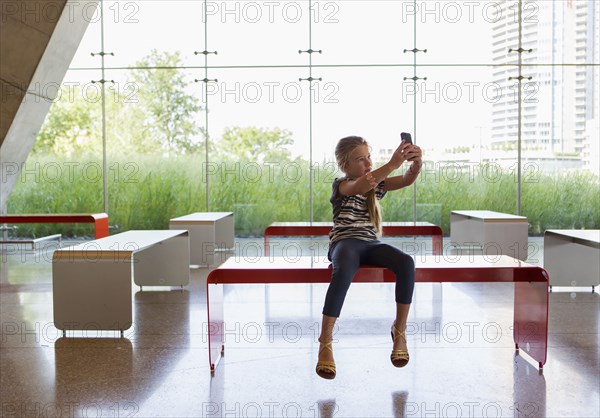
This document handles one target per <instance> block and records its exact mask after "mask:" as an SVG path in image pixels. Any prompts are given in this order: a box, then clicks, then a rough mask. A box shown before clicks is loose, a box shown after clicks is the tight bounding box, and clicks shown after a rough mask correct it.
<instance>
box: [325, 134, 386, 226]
mask: <svg viewBox="0 0 600 418" xmlns="http://www.w3.org/2000/svg"><path fill="white" fill-rule="evenodd" d="M361 145H366V146H369V144H368V143H367V141H366V140H365V139H364V138H362V137H360V136H347V137H346V138H342V139H340V140H339V141H338V143H337V145H336V147H335V159H336V161H337V164H338V167H339V168H340V170H342V171H344V170H345V169H346V167H347V166H348V162H349V161H348V160H349V158H350V154H351V153H352V151H354V149H355V148H356V147H359V146H361ZM344 172H345V171H344ZM365 196H366V197H367V209H368V210H369V219H370V220H371V223H373V225H374V226H375V231H376V233H377V235H378V236H381V207H380V206H379V201H378V200H377V197H376V196H375V189H371V190H369V191H368V192H367V193H366V194H365Z"/></svg>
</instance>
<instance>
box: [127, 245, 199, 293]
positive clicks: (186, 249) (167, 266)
mask: <svg viewBox="0 0 600 418" xmlns="http://www.w3.org/2000/svg"><path fill="white" fill-rule="evenodd" d="M135 245H136V244H135V243H131V247H132V249H135ZM125 249H126V248H125ZM133 263H134V264H133V280H134V282H135V284H136V285H138V286H140V288H141V287H142V286H187V285H188V284H189V283H190V241H189V238H188V237H187V235H178V236H176V237H173V238H170V239H168V240H165V241H162V242H160V243H158V244H157V245H154V246H153V247H151V248H147V249H145V250H143V251H139V252H137V253H135V254H134V255H133Z"/></svg>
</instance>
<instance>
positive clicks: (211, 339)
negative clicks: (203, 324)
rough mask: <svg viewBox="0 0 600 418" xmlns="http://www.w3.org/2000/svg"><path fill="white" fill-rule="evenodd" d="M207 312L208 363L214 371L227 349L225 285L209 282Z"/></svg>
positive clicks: (212, 371) (207, 287) (211, 370)
mask: <svg viewBox="0 0 600 418" xmlns="http://www.w3.org/2000/svg"><path fill="white" fill-rule="evenodd" d="M206 312H207V315H208V323H207V326H208V329H207V335H208V364H209V365H210V372H211V373H214V372H215V370H216V368H217V365H218V364H219V360H220V359H221V357H222V355H223V352H224V350H225V338H224V337H225V335H224V326H225V322H224V313H223V285H222V284H211V283H209V284H207V286H206Z"/></svg>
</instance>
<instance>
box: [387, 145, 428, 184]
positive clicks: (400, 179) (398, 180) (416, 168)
mask: <svg viewBox="0 0 600 418" xmlns="http://www.w3.org/2000/svg"><path fill="white" fill-rule="evenodd" d="M421 155H422V151H421V148H419V147H417V146H416V145H415V146H413V147H412V149H411V150H410V151H408V152H406V156H407V159H408V158H412V164H411V166H410V167H408V170H406V173H404V175H402V176H394V177H388V178H387V179H385V189H384V190H385V191H386V192H389V191H392V190H398V189H402V188H403V187H406V186H410V185H411V184H413V183H414V182H415V181H416V180H417V177H418V176H419V172H420V171H421V166H422V165H423V161H422V159H421Z"/></svg>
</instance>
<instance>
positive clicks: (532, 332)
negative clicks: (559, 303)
mask: <svg viewBox="0 0 600 418" xmlns="http://www.w3.org/2000/svg"><path fill="white" fill-rule="evenodd" d="M415 263H416V281H417V282H418V283H430V282H444V283H448V282H450V283H457V282H468V283H473V282H504V283H506V282H513V283H514V284H515V297H514V319H513V325H514V326H513V338H514V341H515V346H516V348H517V349H519V348H520V349H522V350H523V351H525V352H526V353H527V354H529V355H530V356H531V357H532V358H533V359H534V360H535V361H537V362H538V365H539V367H540V369H541V368H542V367H543V365H544V364H545V363H546V356H547V352H548V300H549V293H548V289H549V278H548V274H547V273H546V271H545V270H544V269H543V268H541V267H538V266H533V265H530V264H527V263H525V262H523V261H520V260H517V259H514V258H512V257H508V256H505V255H500V256H493V257H488V256H475V255H468V256H464V255H463V256H449V255H447V256H438V255H432V256H417V257H415ZM330 278H331V264H330V263H329V261H327V260H324V259H323V258H322V257H317V258H315V257H299V258H298V259H297V261H296V262H290V261H286V259H285V258H283V257H278V258H276V257H260V258H252V259H242V258H240V257H237V256H236V257H232V258H230V259H228V260H227V261H226V262H225V263H223V264H222V265H221V266H219V267H217V268H216V269H214V270H213V271H211V272H210V274H209V275H208V278H207V282H206V286H207V289H206V301H207V304H206V305H207V314H208V347H209V351H208V361H209V364H210V370H211V372H214V371H215V369H216V367H217V364H218V362H219V360H220V358H221V355H222V354H223V352H224V350H225V345H224V342H225V339H224V331H225V328H224V324H225V321H224V314H223V286H222V285H224V284H267V283H329V281H330ZM353 281H354V282H360V283H374V282H375V283H377V282H390V283H393V282H395V277H394V274H393V273H392V272H391V271H389V270H387V269H385V268H382V267H373V266H363V267H361V268H360V270H359V271H358V273H357V274H356V276H355V277H354V280H353Z"/></svg>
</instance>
